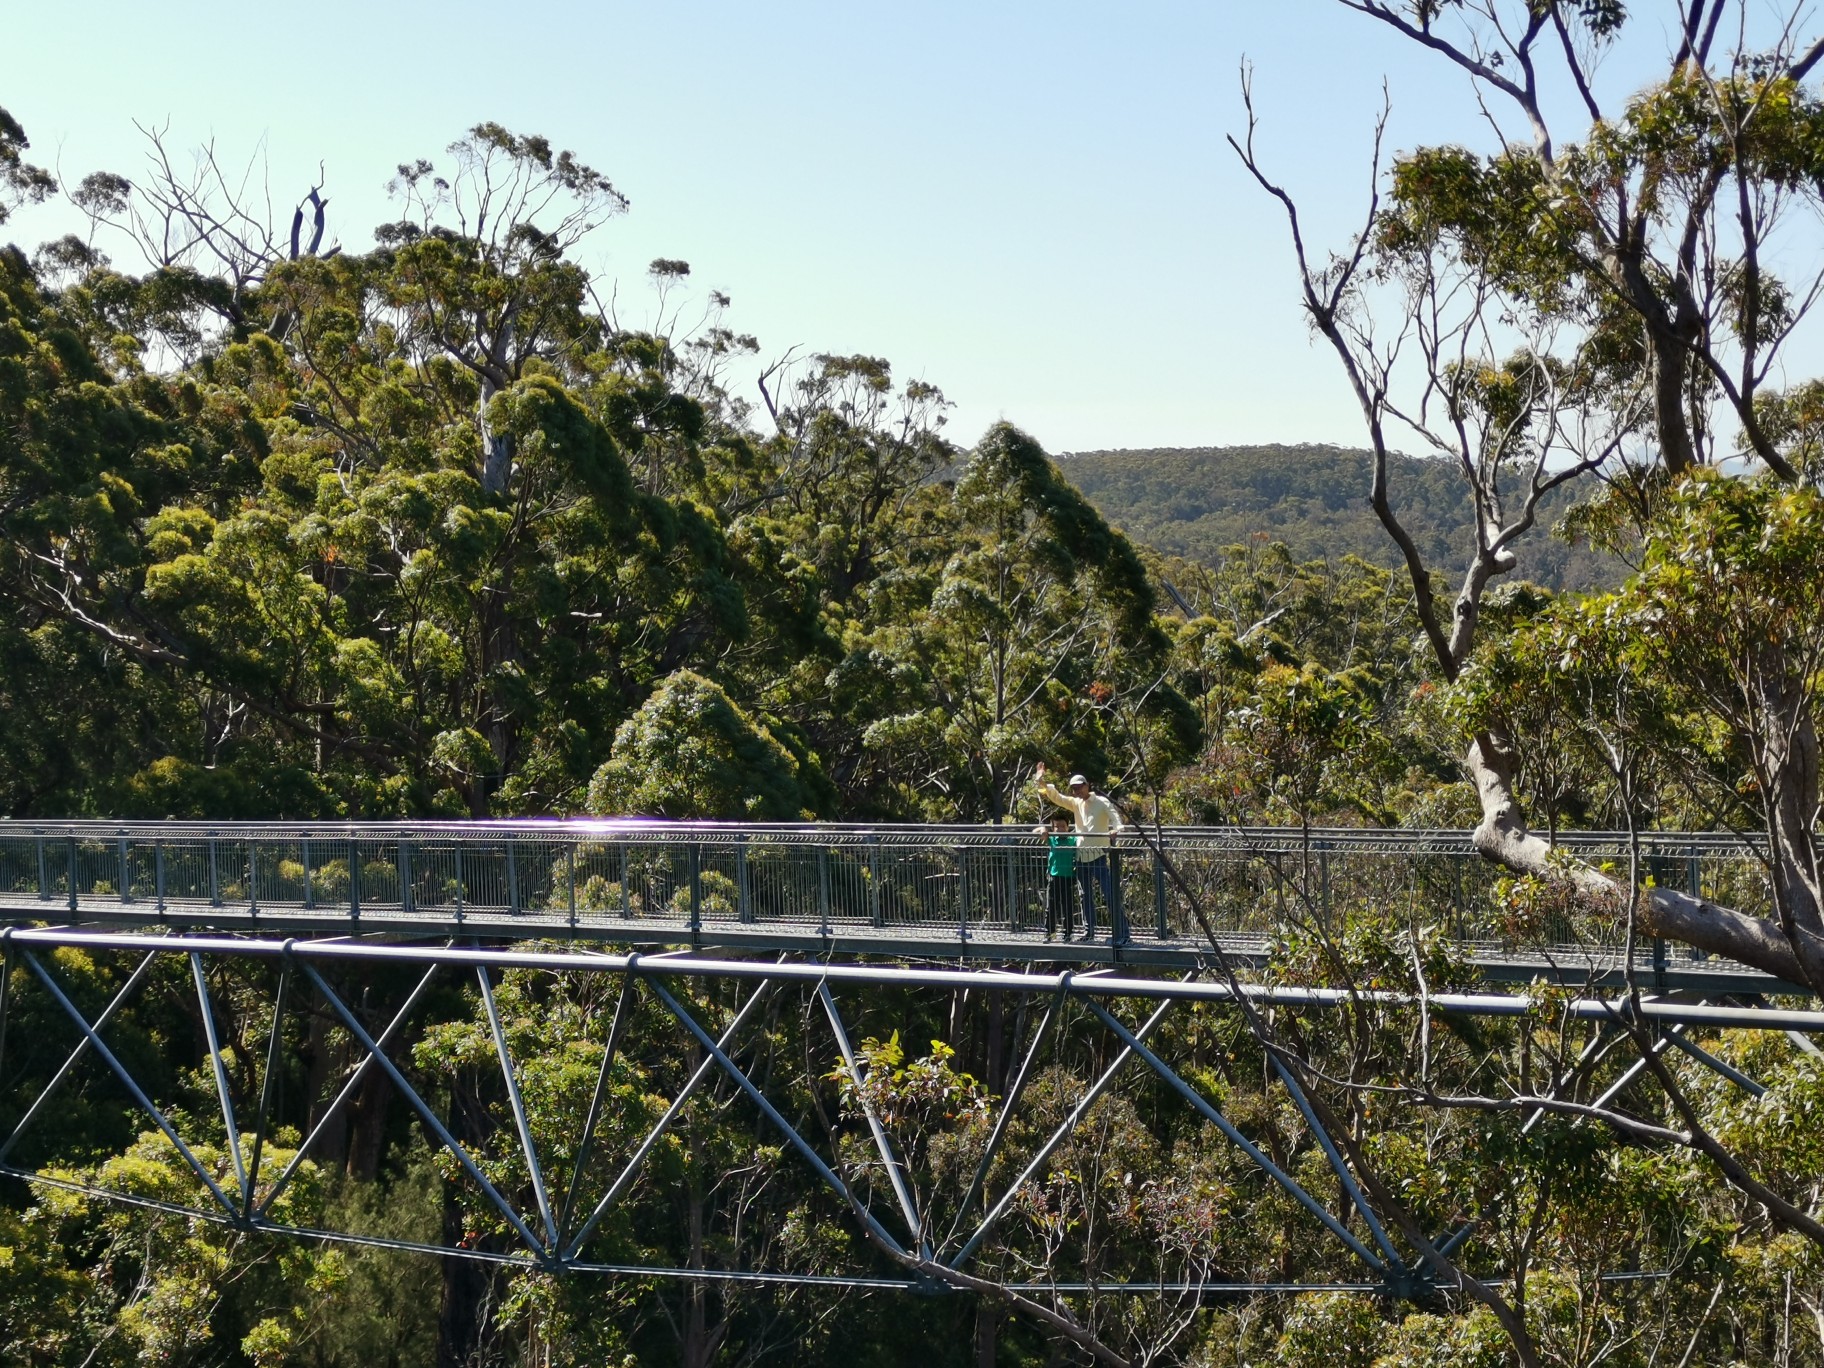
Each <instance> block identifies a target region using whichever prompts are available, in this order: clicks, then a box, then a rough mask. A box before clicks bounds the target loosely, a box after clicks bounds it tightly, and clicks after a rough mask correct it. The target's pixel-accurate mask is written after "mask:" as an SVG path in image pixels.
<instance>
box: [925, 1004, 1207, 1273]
mask: <svg viewBox="0 0 1824 1368" xmlns="http://www.w3.org/2000/svg"><path fill="white" fill-rule="evenodd" d="M1172 1006H1173V1003H1172V1000H1171V999H1170V998H1167V999H1166V1000H1165V1001H1164V1002H1162V1003H1160V1004H1159V1006H1158V1008H1157V1009H1156V1010H1155V1011H1154V1012H1153V1014H1152V1015H1151V1016H1150V1017H1148V1018H1147V1019H1146V1024H1145V1025H1143V1026H1142V1027H1141V1028H1140V1036H1141V1037H1142V1038H1144V1037H1145V1036H1147V1035H1149V1034H1150V1033H1151V1032H1152V1029H1153V1028H1154V1027H1155V1026H1157V1025H1158V1024H1159V1023H1160V1022H1162V1021H1164V1020H1165V1014H1166V1013H1167V1012H1169V1011H1171V1010H1172ZM1133 1053H1134V1049H1133V1043H1131V1042H1130V1043H1129V1044H1127V1045H1124V1046H1122V1048H1121V1052H1120V1053H1119V1054H1117V1055H1116V1056H1115V1058H1114V1061H1113V1062H1112V1063H1111V1064H1110V1065H1109V1066H1108V1068H1107V1069H1105V1070H1103V1072H1102V1076H1101V1077H1100V1078H1098V1079H1097V1080H1096V1081H1095V1082H1094V1083H1092V1084H1091V1085H1090V1087H1089V1091H1088V1092H1086V1093H1084V1094H1083V1096H1082V1097H1081V1098H1079V1099H1078V1100H1077V1105H1076V1106H1074V1107H1072V1108H1071V1110H1070V1115H1069V1116H1067V1117H1065V1118H1064V1120H1063V1122H1062V1123H1061V1124H1060V1125H1059V1126H1058V1128H1057V1129H1056V1130H1054V1131H1053V1132H1052V1133H1051V1134H1050V1136H1048V1137H1047V1138H1046V1141H1045V1143H1044V1144H1042V1145H1040V1146H1039V1149H1038V1152H1037V1153H1036V1154H1034V1155H1033V1156H1032V1158H1031V1159H1030V1160H1028V1161H1027V1164H1026V1167H1025V1168H1024V1169H1022V1170H1020V1176H1019V1177H1018V1178H1015V1179H1014V1180H1013V1181H1012V1182H1011V1183H1009V1184H1008V1185H1007V1190H1006V1191H1005V1192H1003V1193H1002V1194H1001V1199H1000V1201H998V1202H996V1203H995V1204H994V1205H993V1206H992V1207H990V1208H989V1209H988V1213H987V1214H986V1215H985V1216H983V1217H982V1221H981V1224H980V1225H978V1226H977V1227H976V1228H975V1233H974V1234H973V1235H971V1236H970V1237H969V1239H968V1241H967V1242H966V1243H965V1244H964V1245H963V1247H962V1248H961V1249H959V1250H957V1251H956V1254H955V1256H954V1257H952V1258H951V1259H950V1260H949V1264H950V1267H952V1268H957V1269H960V1268H961V1267H962V1266H963V1265H964V1264H965V1263H967V1262H968V1261H969V1256H970V1255H972V1254H974V1253H975V1251H976V1249H977V1248H978V1247H979V1246H980V1245H981V1243H982V1241H983V1240H984V1239H986V1238H987V1236H988V1232H989V1231H990V1230H992V1229H993V1228H994V1224H995V1222H997V1221H999V1220H1000V1219H1001V1217H1002V1216H1003V1215H1004V1214H1005V1213H1006V1211H1007V1208H1008V1207H1010V1206H1012V1205H1013V1199H1014V1198H1015V1197H1017V1196H1018V1195H1019V1192H1020V1189H1021V1188H1023V1187H1024V1186H1026V1182H1027V1180H1028V1179H1030V1178H1031V1177H1032V1176H1033V1175H1034V1174H1035V1173H1037V1172H1038V1171H1039V1170H1040V1169H1041V1168H1043V1167H1044V1165H1045V1161H1046V1160H1047V1159H1049V1158H1051V1155H1052V1151H1053V1150H1055V1149H1057V1147H1058V1146H1059V1145H1061V1144H1063V1143H1064V1141H1065V1140H1066V1139H1068V1138H1069V1137H1070V1135H1071V1133H1072V1132H1074V1131H1075V1130H1076V1128H1077V1127H1078V1126H1080V1125H1082V1124H1083V1118H1084V1117H1085V1116H1087V1115H1088V1114H1089V1109H1090V1108H1091V1107H1093V1106H1095V1104H1096V1101H1097V1099H1098V1098H1100V1097H1101V1096H1102V1094H1103V1093H1105V1092H1107V1091H1108V1086H1109V1084H1111V1083H1113V1082H1114V1081H1115V1078H1116V1076H1117V1075H1118V1074H1119V1073H1120V1072H1121V1070H1122V1069H1123V1068H1124V1067H1125V1066H1126V1064H1127V1061H1128V1060H1129V1059H1130V1058H1131V1057H1132V1055H1133Z"/></svg>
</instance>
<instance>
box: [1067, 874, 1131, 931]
mask: <svg viewBox="0 0 1824 1368" xmlns="http://www.w3.org/2000/svg"><path fill="white" fill-rule="evenodd" d="M1077 888H1078V889H1079V890H1080V891H1081V892H1082V894H1083V934H1084V935H1085V936H1093V935H1095V934H1096V890H1097V889H1098V888H1100V889H1101V890H1102V902H1103V904H1104V905H1105V906H1106V907H1107V908H1108V921H1109V929H1110V931H1112V932H1113V933H1114V938H1115V940H1116V941H1117V942H1119V943H1125V942H1126V940H1127V918H1126V916H1124V915H1123V914H1122V912H1121V909H1119V908H1118V907H1116V906H1115V875H1114V871H1113V870H1111V869H1110V868H1109V867H1108V856H1106V855H1098V856H1096V858H1095V859H1093V860H1083V859H1079V860H1078V861H1077Z"/></svg>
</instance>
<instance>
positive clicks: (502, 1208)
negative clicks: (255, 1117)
mask: <svg viewBox="0 0 1824 1368" xmlns="http://www.w3.org/2000/svg"><path fill="white" fill-rule="evenodd" d="M304 972H305V973H306V974H308V975H309V976H310V981H311V982H312V983H313V984H315V985H316V989H317V991H318V992H319V993H321V994H322V995H323V1000H324V1001H325V1002H327V1003H328V1004H329V1007H330V1010H331V1011H333V1012H334V1013H335V1014H336V1015H337V1016H338V1017H339V1018H341V1021H342V1024H343V1026H345V1027H347V1029H348V1032H349V1034H350V1035H352V1036H354V1038H355V1039H356V1040H358V1041H360V1042H361V1048H362V1049H364V1050H366V1051H367V1052H368V1054H370V1055H372V1056H373V1058H374V1060H375V1062H376V1063H378V1064H379V1065H380V1067H381V1068H382V1069H384V1070H385V1071H386V1076H387V1077H388V1078H390V1079H392V1081H393V1086H394V1087H395V1088H397V1089H399V1094H400V1096H402V1097H403V1098H405V1100H406V1101H407V1102H409V1103H410V1104H411V1106H412V1110H413V1111H415V1112H417V1113H418V1119H419V1120H421V1121H423V1122H424V1124H425V1125H426V1126H428V1127H430V1129H431V1132H432V1133H433V1134H434V1135H436V1137H437V1139H438V1142H439V1143H441V1144H442V1145H443V1147H444V1148H445V1149H447V1150H448V1151H449V1152H450V1154H451V1155H452V1156H453V1157H454V1158H455V1160H456V1162H457V1163H459V1164H461V1165H462V1168H463V1171H464V1172H465V1173H467V1174H468V1175H469V1177H470V1178H472V1179H474V1180H475V1183H476V1184H477V1186H479V1187H480V1188H481V1190H482V1191H483V1192H484V1193H486V1194H487V1197H488V1200H489V1201H491V1202H492V1203H494V1205H495V1207H496V1208H497V1209H498V1210H499V1212H500V1214H501V1215H502V1216H504V1217H506V1220H507V1224H508V1225H510V1226H512V1227H513V1229H514V1230H515V1231H516V1232H517V1233H518V1235H519V1238H520V1239H521V1240H523V1241H525V1245H526V1248H527V1249H529V1250H531V1251H532V1253H533V1254H534V1255H536V1256H540V1257H542V1256H544V1255H545V1254H546V1252H547V1251H546V1250H545V1248H544V1247H543V1246H542V1245H540V1244H539V1242H538V1237H537V1236H536V1235H534V1234H533V1233H532V1231H531V1230H530V1229H529V1228H528V1227H527V1225H526V1223H525V1221H524V1219H522V1218H521V1216H520V1214H519V1213H518V1212H517V1211H515V1210H514V1209H513V1204H512V1203H511V1202H509V1201H508V1200H507V1199H506V1198H505V1197H503V1196H501V1194H500V1190H499V1189H498V1188H496V1187H495V1186H494V1184H492V1183H490V1182H489V1181H488V1179H487V1175H485V1174H484V1173H482V1171H481V1170H480V1168H478V1167H477V1166H476V1164H475V1161H474V1160H473V1159H472V1158H470V1157H469V1152H468V1151H467V1150H465V1149H464V1148H463V1147H462V1146H461V1144H459V1143H458V1142H457V1140H456V1137H455V1136H453V1135H451V1134H450V1131H449V1127H447V1126H445V1125H444V1124H443V1120H442V1118H441V1117H439V1116H438V1115H437V1113H436V1112H435V1111H434V1110H432V1109H431V1108H430V1107H429V1106H427V1105H426V1104H425V1101H424V1099H423V1098H422V1097H420V1096H418V1090H417V1089H416V1088H414V1087H413V1086H412V1085H411V1083H410V1082H408V1081H407V1080H406V1077H405V1075H404V1074H403V1073H401V1072H400V1071H399V1066H398V1065H397V1064H394V1063H393V1061H392V1060H391V1059H389V1058H388V1057H387V1056H386V1054H385V1053H384V1052H382V1051H381V1049H380V1046H379V1045H378V1044H376V1043H375V1041H374V1039H373V1037H372V1036H370V1035H368V1033H367V1032H366V1031H365V1030H364V1029H363V1028H362V1026H361V1023H360V1022H359V1021H357V1020H355V1014H354V1013H353V1012H351V1011H349V1010H348V1008H347V1007H346V1006H345V1005H344V1004H343V1002H342V999H341V998H339V997H338V996H336V994H335V992H334V990H333V989H331V988H330V986H329V985H328V984H327V983H325V982H324V981H323V976H322V975H321V974H319V973H318V972H317V971H316V970H315V969H314V968H312V967H311V966H310V965H309V964H306V965H305V966H304Z"/></svg>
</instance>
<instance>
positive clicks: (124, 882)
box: [120, 835, 133, 903]
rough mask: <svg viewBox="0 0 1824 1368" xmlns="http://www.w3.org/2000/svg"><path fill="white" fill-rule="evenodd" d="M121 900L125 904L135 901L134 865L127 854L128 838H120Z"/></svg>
mask: <svg viewBox="0 0 1824 1368" xmlns="http://www.w3.org/2000/svg"><path fill="white" fill-rule="evenodd" d="M120 900H121V901H122V902H123V903H130V902H132V901H133V864H132V859H131V857H130V856H129V855H128V854H127V838H126V837H125V836H124V835H123V836H121V837H120Z"/></svg>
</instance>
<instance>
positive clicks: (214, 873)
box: [209, 831, 222, 907]
mask: <svg viewBox="0 0 1824 1368" xmlns="http://www.w3.org/2000/svg"><path fill="white" fill-rule="evenodd" d="M221 905H222V872H221V868H220V866H218V865H217V864H216V841H215V833H214V832H213V831H212V832H210V833H209V906H211V907H220V906H221Z"/></svg>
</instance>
